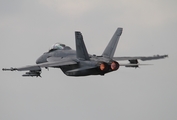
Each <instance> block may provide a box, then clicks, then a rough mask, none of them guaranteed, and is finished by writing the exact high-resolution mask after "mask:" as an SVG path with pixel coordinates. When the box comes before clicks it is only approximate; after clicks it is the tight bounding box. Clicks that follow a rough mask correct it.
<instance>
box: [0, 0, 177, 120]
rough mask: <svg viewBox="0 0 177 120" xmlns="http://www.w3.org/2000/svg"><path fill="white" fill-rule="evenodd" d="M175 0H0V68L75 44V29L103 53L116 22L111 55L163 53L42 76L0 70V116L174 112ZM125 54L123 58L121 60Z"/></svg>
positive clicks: (123, 117)
mask: <svg viewBox="0 0 177 120" xmlns="http://www.w3.org/2000/svg"><path fill="white" fill-rule="evenodd" d="M176 5H177V1H176V0H133V1H130V0H109V1H103V0H75V1H73V0H58V1H57V0H28V1H24V0H1V1H0V55H1V63H0V68H3V67H22V66H25V65H33V64H35V61H36V59H37V58H38V57H39V56H40V55H41V54H43V53H44V52H46V51H48V49H49V48H50V46H51V45H52V44H54V43H56V42H60V43H64V44H66V45H68V46H70V47H71V48H73V49H75V36H74V31H76V30H77V31H78V30H79V31H81V32H82V34H83V36H84V41H85V43H86V46H87V49H88V52H89V53H90V54H97V55H100V54H102V52H103V50H104V48H105V46H106V45H107V43H108V42H109V40H110V38H111V37H112V35H113V33H114V32H115V30H116V29H117V27H122V28H123V33H122V36H121V38H120V41H119V44H118V47H117V50H116V52H115V56H149V55H156V54H168V55H169V58H166V59H162V60H156V61H148V62H142V61H139V62H140V63H150V64H153V65H151V66H142V67H140V68H138V69H133V68H124V67H121V68H120V69H119V70H118V71H116V72H112V73H109V74H106V75H105V76H88V77H68V76H65V75H64V74H63V73H62V71H61V70H60V69H50V70H49V71H47V70H45V69H43V73H42V78H35V77H29V78H26V77H22V76H21V75H22V74H24V72H3V71H0V119H1V120H49V119H50V120H57V119H58V120H59V119H60V120H118V119H120V120H176V119H177V63H176V62H177V53H176V52H177V7H176ZM126 62H128V61H126Z"/></svg>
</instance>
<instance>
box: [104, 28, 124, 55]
mask: <svg viewBox="0 0 177 120" xmlns="http://www.w3.org/2000/svg"><path fill="white" fill-rule="evenodd" d="M122 30H123V28H117V30H116V32H115V33H114V35H113V36H112V38H111V40H110V42H109V44H108V45H107V47H106V48H105V50H104V52H103V54H102V56H103V57H108V58H113V56H114V53H115V50H116V48H117V44H118V41H119V38H120V36H121V34H122Z"/></svg>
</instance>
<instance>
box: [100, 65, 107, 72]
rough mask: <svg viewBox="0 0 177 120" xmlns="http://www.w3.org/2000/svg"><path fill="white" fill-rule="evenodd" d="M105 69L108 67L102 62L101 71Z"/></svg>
mask: <svg viewBox="0 0 177 120" xmlns="http://www.w3.org/2000/svg"><path fill="white" fill-rule="evenodd" d="M105 69H106V66H105V64H104V63H101V64H100V70H101V71H104V70H105Z"/></svg>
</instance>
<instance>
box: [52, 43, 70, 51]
mask: <svg viewBox="0 0 177 120" xmlns="http://www.w3.org/2000/svg"><path fill="white" fill-rule="evenodd" d="M64 49H71V48H70V47H68V46H66V45H65V44H61V43H55V44H54V45H52V46H51V48H50V49H49V52H51V51H54V50H64Z"/></svg>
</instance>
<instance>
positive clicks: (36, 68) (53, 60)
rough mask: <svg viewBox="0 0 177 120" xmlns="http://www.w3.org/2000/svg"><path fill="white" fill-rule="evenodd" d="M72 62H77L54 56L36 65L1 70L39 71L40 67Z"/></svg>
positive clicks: (70, 63) (57, 65)
mask: <svg viewBox="0 0 177 120" xmlns="http://www.w3.org/2000/svg"><path fill="white" fill-rule="evenodd" d="M73 64H77V61H74V60H71V59H65V58H63V59H62V58H60V59H56V58H50V60H48V62H45V63H40V64H36V65H29V66H25V67H19V68H10V69H6V68H3V69H2V70H4V71H6V70H7V71H15V70H17V71H28V70H29V71H41V68H48V67H60V66H64V65H73Z"/></svg>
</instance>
